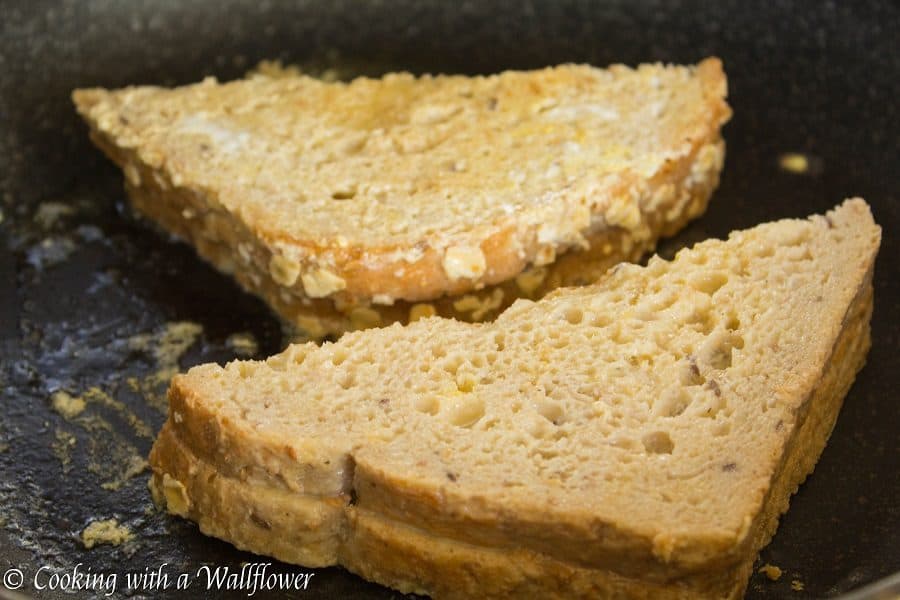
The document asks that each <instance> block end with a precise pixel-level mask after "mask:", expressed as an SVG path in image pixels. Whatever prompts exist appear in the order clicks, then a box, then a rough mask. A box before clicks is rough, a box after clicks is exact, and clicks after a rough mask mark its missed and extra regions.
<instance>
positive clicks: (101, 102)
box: [74, 59, 730, 338]
mask: <svg viewBox="0 0 900 600" xmlns="http://www.w3.org/2000/svg"><path fill="white" fill-rule="evenodd" d="M653 68H657V69H658V67H653ZM653 68H651V67H647V69H646V71H647V73H650V72H652V69H653ZM583 69H584V68H583V67H573V68H572V73H573V74H572V75H571V77H572V79H573V82H574V83H573V85H575V83H577V81H579V79H578V78H579V77H583V76H585V75H584V74H583V73H582V71H583ZM560 73H561V74H557V73H554V72H552V71H550V72H549V74H548V73H547V72H538V74H537V75H535V77H537V78H540V77H545V78H546V77H550V78H551V80H553V78H555V77H566V76H568V75H564V74H562V73H563V71H561V72H560ZM610 73H613V74H614V76H616V77H619V76H623V75H627V74H629V73H631V71H629V70H627V69H623V68H619V67H614V68H612V69H610ZM645 75H646V74H645ZM692 77H694V78H696V80H697V83H698V85H699V89H700V96H699V98H700V99H699V100H698V102H700V105H699V106H698V107H695V108H697V109H698V110H697V114H698V115H702V117H698V118H697V119H696V120H694V121H689V122H685V123H679V124H678V125H677V127H679V128H680V129H678V131H677V132H675V133H671V134H670V135H669V137H668V138H667V140H668V142H666V143H675V140H676V138H677V143H678V145H677V146H675V147H673V148H670V147H666V146H665V145H663V146H662V147H660V148H659V152H660V153H662V155H664V156H666V158H665V160H662V159H653V160H656V161H657V162H654V163H653V166H652V167H650V166H648V167H647V169H651V168H652V173H649V174H645V173H643V172H641V173H638V172H634V171H629V170H624V171H621V172H619V173H618V174H616V175H615V176H609V175H604V176H603V177H601V178H600V179H599V180H598V181H597V182H593V183H588V182H587V180H584V181H581V182H580V183H577V185H576V184H566V186H565V187H564V188H563V189H560V190H557V191H555V192H553V193H554V194H556V196H558V197H556V196H554V200H553V201H552V202H550V203H549V204H546V206H544V205H542V204H540V203H539V204H537V205H536V206H537V207H538V208H540V210H542V211H544V210H550V211H551V212H552V214H550V213H548V214H547V215H544V214H543V213H541V214H538V213H535V214H534V215H531V214H530V213H528V214H525V213H523V214H521V215H514V216H512V217H509V218H506V217H504V219H505V220H503V222H502V223H501V222H500V221H498V222H497V223H498V224H484V225H483V227H487V229H485V230H484V231H485V232H486V233H485V235H484V236H482V237H481V238H478V239H477V243H476V242H471V243H470V242H461V241H456V242H449V241H440V240H439V239H438V238H440V236H441V235H443V234H441V233H440V232H438V233H437V234H435V235H436V236H437V237H434V236H431V237H426V238H422V239H419V240H417V241H416V242H415V243H413V242H412V241H410V243H409V245H398V244H387V245H377V244H376V245H373V244H371V243H367V244H364V245H362V244H359V243H357V242H356V241H354V233H353V232H352V231H347V232H346V239H327V238H325V239H313V238H309V239H303V238H297V237H295V236H292V235H288V234H287V233H285V230H282V229H281V228H280V224H279V223H277V222H272V220H271V219H269V218H267V217H266V215H265V214H264V212H265V211H264V209H263V208H260V206H258V205H255V204H250V203H247V204H239V205H237V206H232V205H230V204H229V202H228V201H226V199H224V197H223V196H222V190H220V189H217V188H210V187H209V186H208V185H202V184H200V183H192V181H191V180H190V179H185V177H186V176H185V177H183V176H182V175H181V174H180V171H179V170H178V169H179V168H181V167H180V164H181V163H179V162H178V161H177V160H174V159H173V160H172V161H170V162H171V164H170V162H167V160H166V155H165V154H164V149H165V148H166V146H165V145H163V146H160V147H156V146H152V145H151V146H147V144H149V142H145V143H144V145H142V144H141V143H135V142H134V141H133V140H132V138H133V137H134V135H136V134H132V133H131V130H130V129H129V126H128V125H122V124H121V123H118V122H117V121H116V119H115V117H116V115H119V116H121V115H122V114H124V111H125V108H123V105H124V103H125V100H122V99H121V98H120V96H114V95H110V93H109V92H105V91H98V90H80V91H77V92H76V93H75V94H74V97H75V101H76V104H77V106H78V108H79V111H80V112H81V113H82V114H83V115H84V116H85V118H86V119H87V120H88V122H89V123H90V125H91V128H92V139H94V141H95V143H96V144H97V145H98V146H99V147H100V148H101V149H103V150H104V152H106V154H107V155H108V156H110V158H112V159H113V160H114V161H115V162H116V163H117V164H119V165H120V166H121V167H122V168H123V170H124V172H125V174H126V183H127V189H128V192H129V195H130V197H131V199H132V202H133V204H134V205H135V207H136V208H137V210H138V211H139V212H141V213H142V214H144V215H146V216H148V217H150V218H151V219H153V220H154V221H156V222H158V223H160V224H161V225H162V226H163V227H164V228H165V229H167V230H168V231H170V232H172V233H174V234H176V235H178V236H179V237H182V238H184V239H187V240H188V241H190V242H191V243H192V244H193V245H194V246H195V247H196V248H197V250H198V252H199V253H200V255H201V256H203V257H204V258H206V259H207V260H209V261H210V262H212V263H213V264H214V265H216V266H217V267H218V268H219V269H221V270H223V271H225V272H227V273H231V274H233V275H234V276H235V277H236V278H237V279H238V281H239V282H240V283H241V285H242V286H243V287H244V288H246V289H248V290H250V291H251V292H253V293H256V294H258V295H260V296H262V297H263V298H264V299H265V300H266V301H267V302H268V303H269V304H270V305H271V306H272V307H273V308H274V309H275V310H276V312H278V314H279V315H281V316H282V317H283V318H284V319H285V320H286V321H287V322H289V323H292V324H294V325H296V326H298V327H299V328H300V329H301V330H303V331H304V332H305V333H306V334H308V335H310V336H311V337H316V338H318V337H322V336H324V335H328V334H340V333H342V332H343V331H346V330H350V329H359V328H365V327H369V326H375V325H382V324H386V323H389V322H393V321H400V322H407V321H408V320H409V318H410V311H411V309H412V307H413V306H414V305H415V304H416V303H421V302H427V303H428V304H431V305H433V306H434V308H435V311H436V313H437V314H440V315H442V316H451V317H456V318H462V319H464V320H484V319H486V318H490V317H492V316H495V315H496V314H498V313H499V311H501V310H502V309H503V308H505V307H506V306H508V305H509V304H511V303H512V301H513V300H514V299H515V298H517V297H537V296H540V295H541V293H542V292H544V291H546V290H549V289H552V288H553V287H554V286H559V285H566V284H570V283H573V282H575V281H582V282H583V281H589V280H590V279H589V278H588V277H587V276H586V274H591V275H596V274H598V273H602V272H603V270H605V269H606V268H608V267H609V266H611V265H612V264H615V263H616V262H618V261H619V260H623V259H626V260H630V259H634V258H636V257H639V256H641V254H642V253H643V252H646V251H648V250H652V249H653V247H654V245H655V242H656V240H657V239H658V237H659V236H660V235H670V234H672V233H674V232H675V231H677V230H678V229H679V228H681V227H682V226H683V225H684V224H685V223H686V222H687V221H688V220H689V219H692V218H695V217H696V216H698V215H699V214H701V213H702V212H703V210H704V209H705V206H706V203H707V201H708V199H709V195H710V194H711V192H712V190H713V189H714V187H715V185H716V183H717V181H718V174H719V171H720V169H721V166H722V159H723V144H722V142H721V138H720V136H719V129H720V127H721V126H722V124H723V123H724V122H725V121H727V119H728V118H729V116H730V109H729V108H728V105H727V104H726V103H725V100H724V97H725V94H726V89H725V88H726V81H725V75H724V73H723V71H722V66H721V62H720V61H719V60H718V59H707V60H705V61H703V62H702V63H700V64H699V65H698V66H697V67H696V68H695V70H694V74H693V75H692ZM438 79H440V78H438ZM450 79H451V82H452V78H450ZM536 81H540V79H537V80H536ZM448 85H449V84H448ZM141 92H142V90H136V91H132V90H126V91H125V92H124V93H126V94H132V93H133V94H135V95H137V94H139V93H141ZM148 93H149V92H148ZM531 93H532V94H535V92H531ZM126 97H127V96H126ZM537 97H538V98H540V92H537ZM119 111H123V112H122V113H120V112H119ZM188 114H189V116H190V113H188ZM191 118H192V117H191ZM676 133H677V134H676ZM172 144H174V142H172ZM174 148H175V149H176V150H177V149H178V148H179V147H178V146H174ZM173 152H174V150H173ZM176 156H180V155H178V154H177V153H176ZM653 156H655V155H653ZM186 160H187V159H186ZM185 168H186V167H185ZM590 177H591V175H590V174H588V178H590ZM573 185H574V187H572V186H573ZM584 186H587V187H584ZM225 187H226V188H227V186H225ZM582 187H584V189H582ZM570 188H571V189H570ZM582 196H584V197H582ZM529 210H532V209H529ZM534 210H537V208H535V209H534ZM532 212H533V211H532ZM473 226H474V224H473ZM478 227H482V225H478ZM341 237H342V236H337V238H341ZM432 238H433V239H432ZM448 239H449V238H448ZM459 244H462V246H460V245H459ZM581 244H586V245H589V246H590V249H591V250H590V251H589V252H579V251H577V249H578V248H579V247H580V245H581ZM451 246H452V247H451ZM454 249H456V250H459V251H460V253H461V254H460V260H462V262H461V263H460V264H459V265H457V266H455V267H453V268H449V267H448V264H451V266H452V265H456V263H448V257H450V252H451V251H452V250H454ZM458 254H459V253H458ZM479 255H480V256H479ZM557 256H559V257H563V258H561V259H557ZM479 258H482V259H483V262H484V264H483V268H482V267H478V268H477V269H476V271H475V272H476V273H477V275H476V276H472V277H468V276H459V277H457V276H454V272H453V271H454V268H459V269H462V270H463V271H465V268H466V266H467V262H466V261H471V260H476V259H479ZM554 261H555V262H554ZM476 262H477V260H476ZM546 263H552V264H550V265H549V267H550V268H549V269H548V271H549V272H548V273H545V274H544V280H543V284H542V285H541V286H540V289H529V290H527V291H524V290H523V289H522V286H518V285H515V283H514V282H513V279H514V278H515V277H516V276H517V275H519V274H520V273H522V272H523V271H524V270H526V269H527V268H528V267H529V265H537V266H538V267H540V266H543V265H544V264H546ZM557 263H561V264H559V265H557ZM448 268H449V271H448ZM498 290H499V291H498ZM462 294H469V295H472V296H473V297H474V298H473V299H472V300H469V301H466V302H463V303H462V304H461V305H460V306H461V307H462V308H460V307H459V306H457V302H458V300H459V299H460V298H459V296H460V295H462Z"/></svg>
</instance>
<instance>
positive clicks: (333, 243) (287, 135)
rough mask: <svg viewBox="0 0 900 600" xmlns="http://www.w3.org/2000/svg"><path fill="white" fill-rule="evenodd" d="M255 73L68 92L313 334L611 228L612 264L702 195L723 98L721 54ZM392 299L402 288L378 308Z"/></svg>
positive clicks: (100, 136)
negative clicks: (604, 64)
mask: <svg viewBox="0 0 900 600" xmlns="http://www.w3.org/2000/svg"><path fill="white" fill-rule="evenodd" d="M268 71H269V70H268V69H263V70H261V71H260V73H258V74H256V75H255V76H253V77H250V78H248V79H244V80H239V81H232V82H228V83H219V82H217V81H215V80H213V79H207V80H205V81H204V82H202V83H198V84H195V85H189V86H184V87H180V88H176V89H164V88H158V87H149V86H144V87H130V88H125V89H122V90H116V91H107V90H100V89H92V90H78V91H76V92H75V93H74V99H75V103H76V105H77V107H78V110H79V112H80V113H81V114H82V115H83V116H84V117H85V119H86V120H87V121H88V123H89V124H90V125H91V128H92V137H93V139H94V141H95V142H96V143H97V144H98V145H99V146H100V147H101V149H103V150H104V151H105V152H107V154H109V155H110V157H111V158H112V159H113V160H115V161H116V162H117V163H118V164H119V165H120V166H121V167H122V168H123V171H124V173H125V176H126V187H127V188H128V190H129V193H130V195H131V198H132V201H133V203H134V205H135V207H136V208H137V209H138V211H140V212H142V213H144V214H146V215H147V216H149V217H151V218H153V219H155V220H156V221H158V222H159V223H161V224H162V225H163V226H164V227H165V228H167V229H168V230H170V231H172V232H173V233H175V234H177V235H179V236H181V237H184V238H187V239H189V240H190V241H191V242H192V243H193V244H194V246H195V247H196V248H197V250H198V252H199V253H200V254H201V255H202V256H204V257H205V258H206V259H208V260H210V261H211V262H213V263H214V264H215V265H216V266H217V267H219V268H220V269H221V270H223V271H225V272H227V273H231V274H233V275H234V276H235V277H236V278H237V279H238V281H239V282H240V283H241V284H242V285H243V286H244V287H246V288H247V289H250V290H252V291H254V292H256V293H258V294H260V295H262V296H263V297H265V298H266V299H267V300H268V301H269V303H270V304H272V305H273V307H274V308H275V309H276V310H277V311H278V312H279V314H281V315H282V316H283V317H284V318H285V319H286V320H288V321H290V322H292V323H295V324H300V323H301V321H304V320H305V321H306V324H308V325H310V323H309V321H310V319H315V320H316V321H317V322H316V323H315V324H312V325H310V327H309V328H310V329H312V330H315V329H316V326H318V327H319V328H320V329H322V330H324V331H326V332H329V331H332V332H333V331H334V330H342V329H348V328H351V327H352V326H353V325H352V323H351V322H350V321H351V318H350V314H351V312H352V311H353V310H354V309H356V308H359V307H364V308H365V307H368V306H369V305H370V304H372V303H375V304H378V305H379V309H378V310H377V312H379V315H380V316H379V319H378V323H379V324H382V323H384V324H386V323H389V322H390V321H394V320H402V321H405V320H407V317H408V312H409V309H410V306H411V305H412V304H415V303H418V302H424V301H432V300H435V299H438V298H441V297H444V296H447V295H449V296H457V295H460V294H464V293H467V292H473V291H476V290H479V289H481V288H483V287H485V286H492V285H498V284H501V283H503V282H507V281H512V280H513V279H514V278H515V277H516V276H517V275H518V274H520V273H521V272H522V271H524V270H526V269H527V268H529V267H530V266H538V267H539V266H542V265H549V264H551V263H555V262H556V261H557V260H558V259H559V257H560V256H562V255H564V254H566V253H576V252H580V253H581V255H582V258H584V259H586V260H587V259H589V258H590V259H592V260H596V259H597V258H598V257H595V256H594V255H593V254H591V253H588V252H587V251H588V250H589V249H590V248H591V247H592V245H594V244H599V245H601V246H602V245H604V244H608V243H610V242H611V241H616V242H617V243H616V245H615V246H616V252H615V253H614V254H615V256H616V257H618V259H619V260H622V259H627V258H631V256H630V254H631V252H630V250H631V248H632V247H636V248H638V249H639V250H640V251H645V250H647V249H649V248H651V247H652V245H653V242H654V241H655V240H656V238H658V237H659V236H660V235H664V234H671V233H672V232H673V231H674V230H675V229H678V228H679V227H681V226H682V225H683V224H684V222H686V220H688V219H690V218H693V217H695V216H697V215H698V214H700V213H702V212H703V210H704V209H705V206H706V202H707V200H708V197H709V194H710V193H711V191H712V189H713V188H714V187H715V185H716V183H717V181H718V174H719V171H720V170H721V167H722V160H723V153H724V148H723V144H722V141H721V137H720V133H719V130H720V128H721V126H722V125H723V124H724V123H725V122H726V121H727V120H728V118H729V117H730V114H731V112H730V109H729V107H728V105H727V104H726V103H725V95H726V80H725V74H724V73H723V72H722V67H721V63H720V62H719V61H718V59H708V60H706V61H703V62H702V63H700V64H698V65H695V66H687V67H685V66H663V65H659V64H655V65H642V66H640V67H637V68H634V69H632V68H627V67H624V66H622V65H615V66H612V67H610V68H608V69H597V68H593V67H589V66H585V65H561V66H557V67H552V68H546V69H541V70H536V71H507V72H503V73H500V74H497V75H490V76H479V77H463V76H450V75H437V76H431V75H423V76H421V77H414V76H413V75H410V74H408V73H392V74H388V75H385V76H384V77H382V78H380V79H369V78H364V77H361V78H357V79H354V80H353V81H351V82H349V83H343V82H325V81H322V80H319V79H314V78H311V77H307V76H304V75H302V74H296V73H291V72H280V71H279V73H281V74H280V75H278V76H267V75H266V73H267V72H268ZM613 234H615V235H616V236H618V237H616V238H615V240H613V238H611V236H612V235H613ZM620 238H621V239H620ZM625 240H627V244H628V246H627V248H625V247H624V246H623V245H624V243H625ZM618 242H622V243H621V244H619V243H618ZM612 247H613V246H610V248H612ZM640 253H641V252H638V256H639V255H640ZM607 254H609V253H607ZM598 256H599V255H598ZM608 266H609V264H604V267H603V269H602V270H605V268H606V267H608ZM602 270H600V271H599V272H602ZM547 282H548V283H555V284H556V285H560V284H561V283H563V282H562V281H560V280H554V279H552V278H551V279H548V280H547ZM525 287H526V289H525V290H523V291H524V293H515V294H511V293H507V294H506V303H505V305H508V304H510V303H511V302H512V301H513V300H514V298H515V297H517V296H521V295H529V294H530V293H531V292H533V291H534V289H535V286H534V283H533V280H525ZM528 288H531V289H530V291H529V290H528ZM516 289H517V288H516V286H515V285H511V286H510V287H509V290H510V291H515V290H516ZM491 293H492V292H488V295H490V294H491ZM376 298H377V301H376ZM323 299H324V300H327V304H326V303H322V302H316V301H319V300H323ZM395 300H396V301H403V302H409V303H411V304H410V305H406V306H401V307H395V308H394V310H388V309H386V308H384V309H382V307H390V306H391V305H392V304H393V303H394V301H395ZM440 307H446V308H447V310H448V311H450V310H451V307H452V303H444V304H443V305H441V306H440ZM439 312H440V311H439ZM322 313H325V314H322ZM330 313H336V314H330ZM495 314H496V313H495V312H491V313H487V312H485V313H482V314H481V316H482V317H487V316H494V315H495ZM337 320H340V322H339V323H337V322H336V321H337ZM469 320H478V319H469ZM371 321H372V319H368V320H363V324H365V323H369V322H371Z"/></svg>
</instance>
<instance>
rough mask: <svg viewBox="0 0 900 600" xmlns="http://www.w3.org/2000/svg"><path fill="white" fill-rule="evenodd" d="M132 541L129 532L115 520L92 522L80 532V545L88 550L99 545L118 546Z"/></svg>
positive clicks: (131, 534) (132, 535) (131, 535)
mask: <svg viewBox="0 0 900 600" xmlns="http://www.w3.org/2000/svg"><path fill="white" fill-rule="evenodd" d="M132 539H134V534H133V533H132V532H131V530H130V529H128V527H126V526H125V525H121V524H120V523H119V521H118V520H116V519H105V520H102V521H93V522H91V523H90V524H89V525H88V526H87V527H85V528H84V530H83V531H82V532H81V543H82V544H83V545H84V547H85V548H87V549H88V550H90V549H91V548H93V547H94V546H99V545H101V544H108V545H111V546H118V545H119V544H123V543H125V542H128V541H130V540H132Z"/></svg>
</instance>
